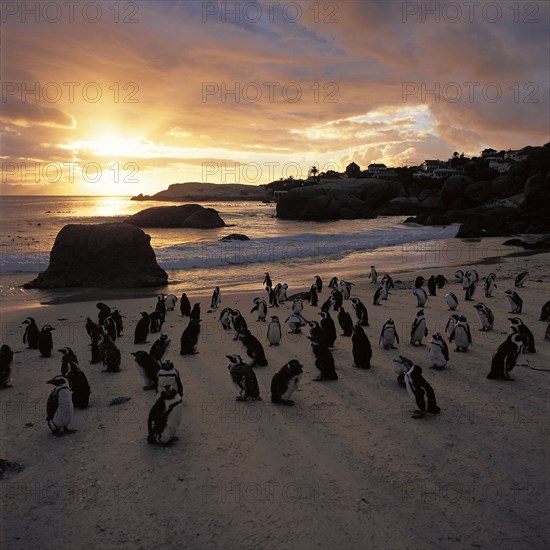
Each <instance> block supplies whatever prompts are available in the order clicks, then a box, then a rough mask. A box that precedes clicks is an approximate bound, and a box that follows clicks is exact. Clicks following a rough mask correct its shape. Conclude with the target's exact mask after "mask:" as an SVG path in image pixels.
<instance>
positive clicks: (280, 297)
mask: <svg viewBox="0 0 550 550" xmlns="http://www.w3.org/2000/svg"><path fill="white" fill-rule="evenodd" d="M287 290H288V285H287V284H286V283H283V284H282V285H281V286H280V287H279V290H278V291H277V301H278V302H279V303H280V304H284V303H285V302H286V301H287V297H286V291H287Z"/></svg>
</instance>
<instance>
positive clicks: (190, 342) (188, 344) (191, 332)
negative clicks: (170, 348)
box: [180, 319, 201, 355]
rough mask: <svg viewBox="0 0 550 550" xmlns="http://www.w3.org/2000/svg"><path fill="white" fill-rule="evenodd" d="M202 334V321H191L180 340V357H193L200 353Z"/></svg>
mask: <svg viewBox="0 0 550 550" xmlns="http://www.w3.org/2000/svg"><path fill="white" fill-rule="evenodd" d="M200 332H201V325H200V319H198V320H197V319H191V320H190V321H189V324H188V325H187V327H186V328H185V330H184V331H183V332H182V335H181V338H180V355H193V354H195V353H198V351H197V344H198V341H199V334H200Z"/></svg>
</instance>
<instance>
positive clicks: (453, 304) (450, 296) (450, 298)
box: [445, 292, 458, 311]
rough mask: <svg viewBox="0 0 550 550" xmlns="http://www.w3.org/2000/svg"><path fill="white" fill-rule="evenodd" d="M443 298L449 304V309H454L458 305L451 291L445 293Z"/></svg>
mask: <svg viewBox="0 0 550 550" xmlns="http://www.w3.org/2000/svg"><path fill="white" fill-rule="evenodd" d="M445 300H446V301H447V305H448V306H449V310H450V311H454V310H455V309H456V308H457V307H458V298H457V297H456V296H455V294H453V293H452V292H447V294H445Z"/></svg>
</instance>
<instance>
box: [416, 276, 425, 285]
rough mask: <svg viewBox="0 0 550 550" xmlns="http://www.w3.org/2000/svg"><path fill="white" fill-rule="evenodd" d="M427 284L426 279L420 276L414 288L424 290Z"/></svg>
mask: <svg viewBox="0 0 550 550" xmlns="http://www.w3.org/2000/svg"><path fill="white" fill-rule="evenodd" d="M425 282H426V279H424V277H422V275H419V276H418V277H417V278H416V279H415V280H414V288H422V287H423V286H424V283H425Z"/></svg>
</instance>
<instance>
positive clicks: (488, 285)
mask: <svg viewBox="0 0 550 550" xmlns="http://www.w3.org/2000/svg"><path fill="white" fill-rule="evenodd" d="M495 280H496V275H495V274H494V273H489V275H487V278H486V279H485V285H484V287H483V289H484V290H485V297H486V298H492V297H493V293H494V292H495V288H498V287H497V285H496V283H495Z"/></svg>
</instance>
